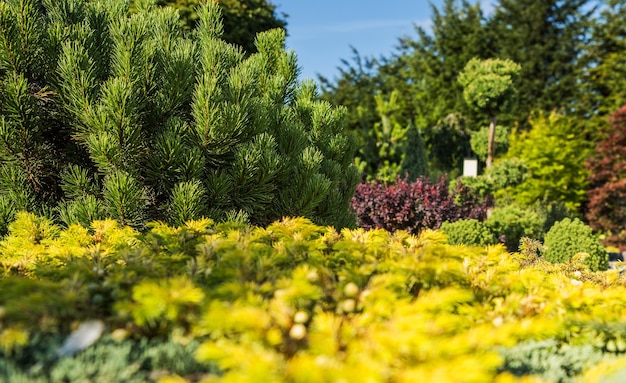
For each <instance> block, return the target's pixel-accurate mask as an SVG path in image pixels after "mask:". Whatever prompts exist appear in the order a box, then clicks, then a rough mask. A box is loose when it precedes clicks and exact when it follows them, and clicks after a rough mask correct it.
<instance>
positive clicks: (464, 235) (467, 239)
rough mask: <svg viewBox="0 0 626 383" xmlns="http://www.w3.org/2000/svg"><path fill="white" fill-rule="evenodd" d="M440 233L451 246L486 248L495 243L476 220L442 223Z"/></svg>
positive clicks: (492, 236) (486, 229) (485, 228)
mask: <svg viewBox="0 0 626 383" xmlns="http://www.w3.org/2000/svg"><path fill="white" fill-rule="evenodd" d="M441 231H443V232H444V233H445V234H446V235H447V236H448V243H449V244H451V245H469V246H487V245H494V244H495V243H496V242H497V241H496V237H495V236H494V235H493V233H492V232H491V231H490V230H489V228H488V227H487V226H486V225H485V224H484V223H482V222H480V221H478V220H476V219H461V220H458V221H456V222H444V223H443V224H442V225H441Z"/></svg>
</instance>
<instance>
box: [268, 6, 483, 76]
mask: <svg viewBox="0 0 626 383" xmlns="http://www.w3.org/2000/svg"><path fill="white" fill-rule="evenodd" d="M475 1H478V0H475ZM480 2H481V4H483V8H484V9H485V10H486V11H489V10H490V9H491V6H490V4H491V3H492V1H491V0H480ZM272 3H273V4H275V5H276V6H277V11H278V12H279V13H280V12H284V13H286V14H287V15H289V17H288V18H287V33H288V34H289V36H288V37H287V49H293V50H294V51H295V52H296V54H297V55H298V64H299V65H300V67H301V70H302V72H301V78H302V79H307V78H314V79H317V74H318V73H319V74H321V75H323V76H325V77H327V78H329V79H333V78H334V77H336V76H338V74H339V71H338V70H337V67H338V66H341V59H348V61H351V60H350V59H351V57H352V52H351V49H350V46H354V47H355V48H356V49H357V50H358V51H359V53H360V54H361V56H367V57H369V56H374V57H379V56H381V55H385V56H388V55H389V54H390V53H391V52H392V51H393V50H394V47H395V46H396V45H397V43H398V38H399V37H401V36H406V35H408V36H412V37H415V36H416V34H415V29H414V27H413V25H419V26H422V27H424V28H428V27H429V25H430V19H431V15H432V12H431V7H430V3H431V2H430V1H428V0H273V1H272ZM432 3H433V4H434V5H436V6H437V7H441V4H442V3H443V0H433V1H432Z"/></svg>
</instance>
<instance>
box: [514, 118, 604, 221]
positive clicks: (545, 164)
mask: <svg viewBox="0 0 626 383" xmlns="http://www.w3.org/2000/svg"><path fill="white" fill-rule="evenodd" d="M530 124H531V126H532V128H531V129H530V131H527V132H522V131H514V132H513V134H512V135H511V138H510V147H509V152H508V154H507V157H508V158H517V159H519V160H521V161H523V162H524V164H525V165H526V166H527V168H528V173H527V176H526V178H525V179H524V181H523V182H522V183H520V184H519V185H517V186H514V187H511V188H509V189H508V190H507V193H508V194H510V195H511V196H512V198H513V199H515V200H516V201H518V202H520V203H521V204H524V205H532V204H534V203H536V202H539V201H541V202H543V203H555V202H560V203H563V204H565V206H566V207H567V208H568V209H569V210H571V211H572V212H576V211H578V210H579V209H580V207H581V206H582V204H583V203H584V202H585V201H586V199H587V195H586V192H585V190H586V189H587V186H588V181H587V177H588V175H589V171H588V170H587V169H586V168H585V161H586V159H587V158H588V157H589V156H590V155H591V149H592V145H593V143H592V142H590V141H589V140H588V139H587V138H586V137H585V136H584V135H580V134H578V127H577V122H576V120H575V119H573V118H571V117H567V116H565V115H562V114H558V113H555V112H553V113H550V114H544V113H539V114H537V115H535V116H534V117H533V118H532V119H531V120H530Z"/></svg>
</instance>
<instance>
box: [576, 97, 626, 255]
mask: <svg viewBox="0 0 626 383" xmlns="http://www.w3.org/2000/svg"><path fill="white" fill-rule="evenodd" d="M625 150H626V106H624V107H622V108H621V109H620V110H618V111H617V112H615V113H614V114H613V115H612V117H611V131H610V132H609V133H608V135H607V136H606V137H605V138H604V139H603V140H602V141H600V142H598V143H597V145H596V148H595V151H594V152H593V155H592V157H591V158H589V159H588V161H587V170H588V171H589V183H590V185H589V190H588V191H587V195H588V196H589V202H588V203H587V206H586V208H587V210H586V212H585V218H586V219H587V221H588V222H589V225H590V226H591V227H592V228H593V229H594V230H597V231H600V232H602V233H603V234H605V236H606V238H605V240H604V241H603V242H604V244H605V245H612V246H616V247H619V248H621V249H626V214H625V212H626V159H625V158H624V151H625Z"/></svg>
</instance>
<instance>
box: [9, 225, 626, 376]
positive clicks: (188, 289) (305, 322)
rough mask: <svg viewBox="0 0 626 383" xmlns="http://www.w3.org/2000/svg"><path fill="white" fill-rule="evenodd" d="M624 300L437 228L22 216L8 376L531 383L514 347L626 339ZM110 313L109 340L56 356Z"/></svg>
mask: <svg viewBox="0 0 626 383" xmlns="http://www.w3.org/2000/svg"><path fill="white" fill-rule="evenodd" d="M624 305H626V276H624V275H621V274H620V273H619V272H618V271H617V270H609V271H605V272H592V271H591V270H589V268H588V267H587V266H586V265H584V264H582V263H580V262H578V260H577V258H575V259H573V260H572V261H570V262H568V263H561V264H552V263H550V262H547V261H545V260H543V259H541V258H537V257H535V256H533V255H528V256H527V255H525V254H520V253H512V254H511V253H507V252H506V251H505V249H504V247H503V246H488V247H465V246H450V245H449V244H447V243H446V236H445V235H444V234H443V233H441V232H437V231H430V230H424V231H422V232H421V233H420V235H419V237H418V236H414V235H409V234H408V233H407V232H404V231H401V230H398V231H396V232H395V233H389V232H386V231H383V230H370V231H365V230H363V229H357V230H349V229H344V230H342V231H341V232H338V231H337V230H335V229H334V228H332V227H328V226H317V225H314V224H313V223H311V221H310V220H307V219H303V218H294V219H285V220H282V221H279V222H275V223H272V224H271V225H268V226H267V227H254V226H249V225H246V224H242V223H241V222H228V223H221V224H216V223H215V222H213V221H211V220H199V221H189V222H187V223H186V224H185V225H184V226H180V227H175V228H174V227H170V226H167V225H165V224H163V223H153V224H150V225H149V226H148V230H146V231H145V232H143V233H140V232H138V231H136V230H135V229H131V228H128V227H121V226H120V225H119V224H118V223H116V222H115V221H112V220H106V221H96V222H93V223H92V224H91V225H90V227H89V228H84V227H82V226H80V225H71V226H70V227H69V228H67V229H61V228H59V227H57V226H55V225H53V224H52V223H51V222H50V221H49V220H48V219H45V218H39V217H36V216H34V215H32V214H27V213H19V214H18V220H17V221H16V222H13V223H12V224H11V226H10V235H9V236H8V237H6V238H5V239H4V240H2V241H0V381H1V380H2V379H5V376H8V377H9V378H6V379H5V380H8V381H10V382H11V383H13V382H20V379H21V381H32V382H37V383H40V382H42V383H43V382H46V383H48V382H54V383H57V382H62V381H93V382H99V381H107V382H108V381H131V382H132V381H142V380H143V381H150V380H158V381H159V382H160V383H167V382H196V381H207V382H209V381H219V382H238V383H239V382H269V381H272V382H324V381H341V380H345V381H359V382H361V381H374V382H389V381H393V382H398V383H408V382H432V381H437V382H439V381H441V382H469V383H473V382H475V383H482V382H492V381H495V382H514V381H515V377H514V373H517V370H515V369H514V367H513V364H512V363H507V362H506V361H507V360H509V361H512V360H513V359H512V358H511V357H507V356H506V355H508V354H503V352H505V353H506V351H503V350H515V348H514V347H515V346H516V345H520V344H522V345H523V344H526V343H525V342H531V341H541V340H554V341H555V342H557V343H558V344H559V345H560V346H559V347H560V348H559V349H562V350H565V349H566V346H571V347H578V346H583V345H591V346H593V347H595V348H596V351H598V352H599V353H601V354H602V360H603V361H604V360H606V359H607V358H609V357H614V356H615V355H616V354H618V353H620V352H623V351H620V350H622V349H623V350H626V344H622V343H621V342H623V341H621V342H620V341H619V340H620V339H626V326H625V325H624V323H626V313H625V312H624V310H619V309H617V310H616V309H615V308H616V307H624ZM94 318H98V319H99V320H101V321H102V322H103V323H104V325H105V326H104V333H103V335H102V338H101V339H100V340H98V341H96V343H94V344H93V345H91V346H89V347H88V348H86V349H85V350H83V351H80V352H78V353H77V354H76V355H74V356H61V357H59V358H55V359H54V360H51V355H52V354H53V353H54V352H53V350H57V348H58V347H59V345H60V344H61V342H63V340H64V339H65V338H66V337H67V335H68V334H69V333H70V332H71V331H72V329H73V328H76V326H77V325H79V324H81V323H84V322H85V321H88V320H91V319H94ZM113 339H118V340H113ZM119 339H123V340H119ZM196 345H197V348H196ZM168 350H169V351H168ZM194 350H195V351H194ZM111 353H113V354H114V355H113V356H110V355H111ZM191 354H193V356H192V355H191ZM103 355H107V357H104V356H103ZM503 355H504V357H503ZM568 358H569V359H568V360H573V361H579V359H577V357H575V355H572V357H568ZM564 360H565V359H564ZM541 363H542V361H537V364H536V365H534V366H532V365H531V366H529V368H530V370H529V371H533V372H535V371H538V369H539V368H540V367H541ZM450 366H454V368H451V367H450ZM572 371H573V370H572ZM576 371H579V370H576ZM534 381H535V380H534V379H533V378H532V376H525V377H524V382H534Z"/></svg>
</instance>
